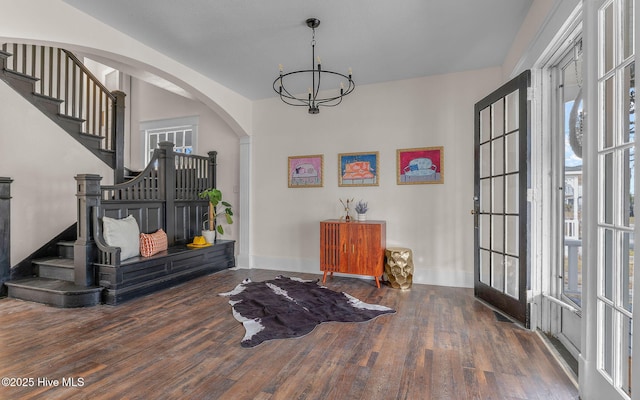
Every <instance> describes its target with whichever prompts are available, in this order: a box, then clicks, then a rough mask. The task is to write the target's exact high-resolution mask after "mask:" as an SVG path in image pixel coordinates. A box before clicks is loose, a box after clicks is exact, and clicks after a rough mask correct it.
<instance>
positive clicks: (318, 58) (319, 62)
mask: <svg viewBox="0 0 640 400" xmlns="http://www.w3.org/2000/svg"><path fill="white" fill-rule="evenodd" d="M316 59H317V60H318V64H321V61H320V56H318V57H316Z"/></svg>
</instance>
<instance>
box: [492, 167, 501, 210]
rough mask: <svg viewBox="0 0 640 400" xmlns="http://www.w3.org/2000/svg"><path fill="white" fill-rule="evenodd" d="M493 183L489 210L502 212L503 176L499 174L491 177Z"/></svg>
mask: <svg viewBox="0 0 640 400" xmlns="http://www.w3.org/2000/svg"><path fill="white" fill-rule="evenodd" d="M491 182H492V184H493V188H492V192H493V203H492V207H491V211H492V212H494V213H503V212H504V186H503V185H504V178H503V177H501V176H499V177H496V178H493V179H491Z"/></svg>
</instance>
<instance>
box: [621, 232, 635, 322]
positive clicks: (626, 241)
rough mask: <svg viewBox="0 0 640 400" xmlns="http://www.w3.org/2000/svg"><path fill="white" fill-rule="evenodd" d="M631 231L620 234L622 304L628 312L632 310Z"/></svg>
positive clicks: (632, 249) (632, 264) (632, 243)
mask: <svg viewBox="0 0 640 400" xmlns="http://www.w3.org/2000/svg"><path fill="white" fill-rule="evenodd" d="M633 255H634V242H633V233H631V232H625V233H623V235H622V285H621V287H622V288H621V290H622V293H621V297H622V306H623V307H624V308H625V309H626V310H627V311H629V312H631V311H633V301H632V299H633V267H634V262H633Z"/></svg>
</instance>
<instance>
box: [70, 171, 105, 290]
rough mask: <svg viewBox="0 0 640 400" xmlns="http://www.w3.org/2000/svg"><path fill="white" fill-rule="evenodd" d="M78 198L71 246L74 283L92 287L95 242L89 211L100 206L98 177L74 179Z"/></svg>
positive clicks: (79, 176) (84, 176)
mask: <svg viewBox="0 0 640 400" xmlns="http://www.w3.org/2000/svg"><path fill="white" fill-rule="evenodd" d="M75 178H76V182H77V192H76V197H77V198H78V200H77V204H78V232H77V233H78V239H77V240H76V242H75V244H74V246H73V252H74V257H73V266H74V271H75V283H76V285H80V286H93V285H94V284H95V274H94V268H93V263H94V261H95V257H96V253H95V242H94V240H93V221H92V213H91V210H92V208H93V207H98V206H99V205H100V195H101V192H100V181H101V180H102V177H101V176H100V175H93V174H83V175H78V176H76V177H75Z"/></svg>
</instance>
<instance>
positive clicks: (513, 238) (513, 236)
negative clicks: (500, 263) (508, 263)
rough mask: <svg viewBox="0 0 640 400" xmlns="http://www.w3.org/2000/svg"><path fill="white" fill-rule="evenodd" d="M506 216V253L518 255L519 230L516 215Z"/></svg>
mask: <svg viewBox="0 0 640 400" xmlns="http://www.w3.org/2000/svg"><path fill="white" fill-rule="evenodd" d="M505 218H506V226H505V229H506V231H507V232H506V235H505V241H506V242H507V249H506V253H507V254H511V255H513V256H518V250H519V248H518V237H519V234H520V231H519V229H518V217H515V216H507V217H505Z"/></svg>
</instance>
